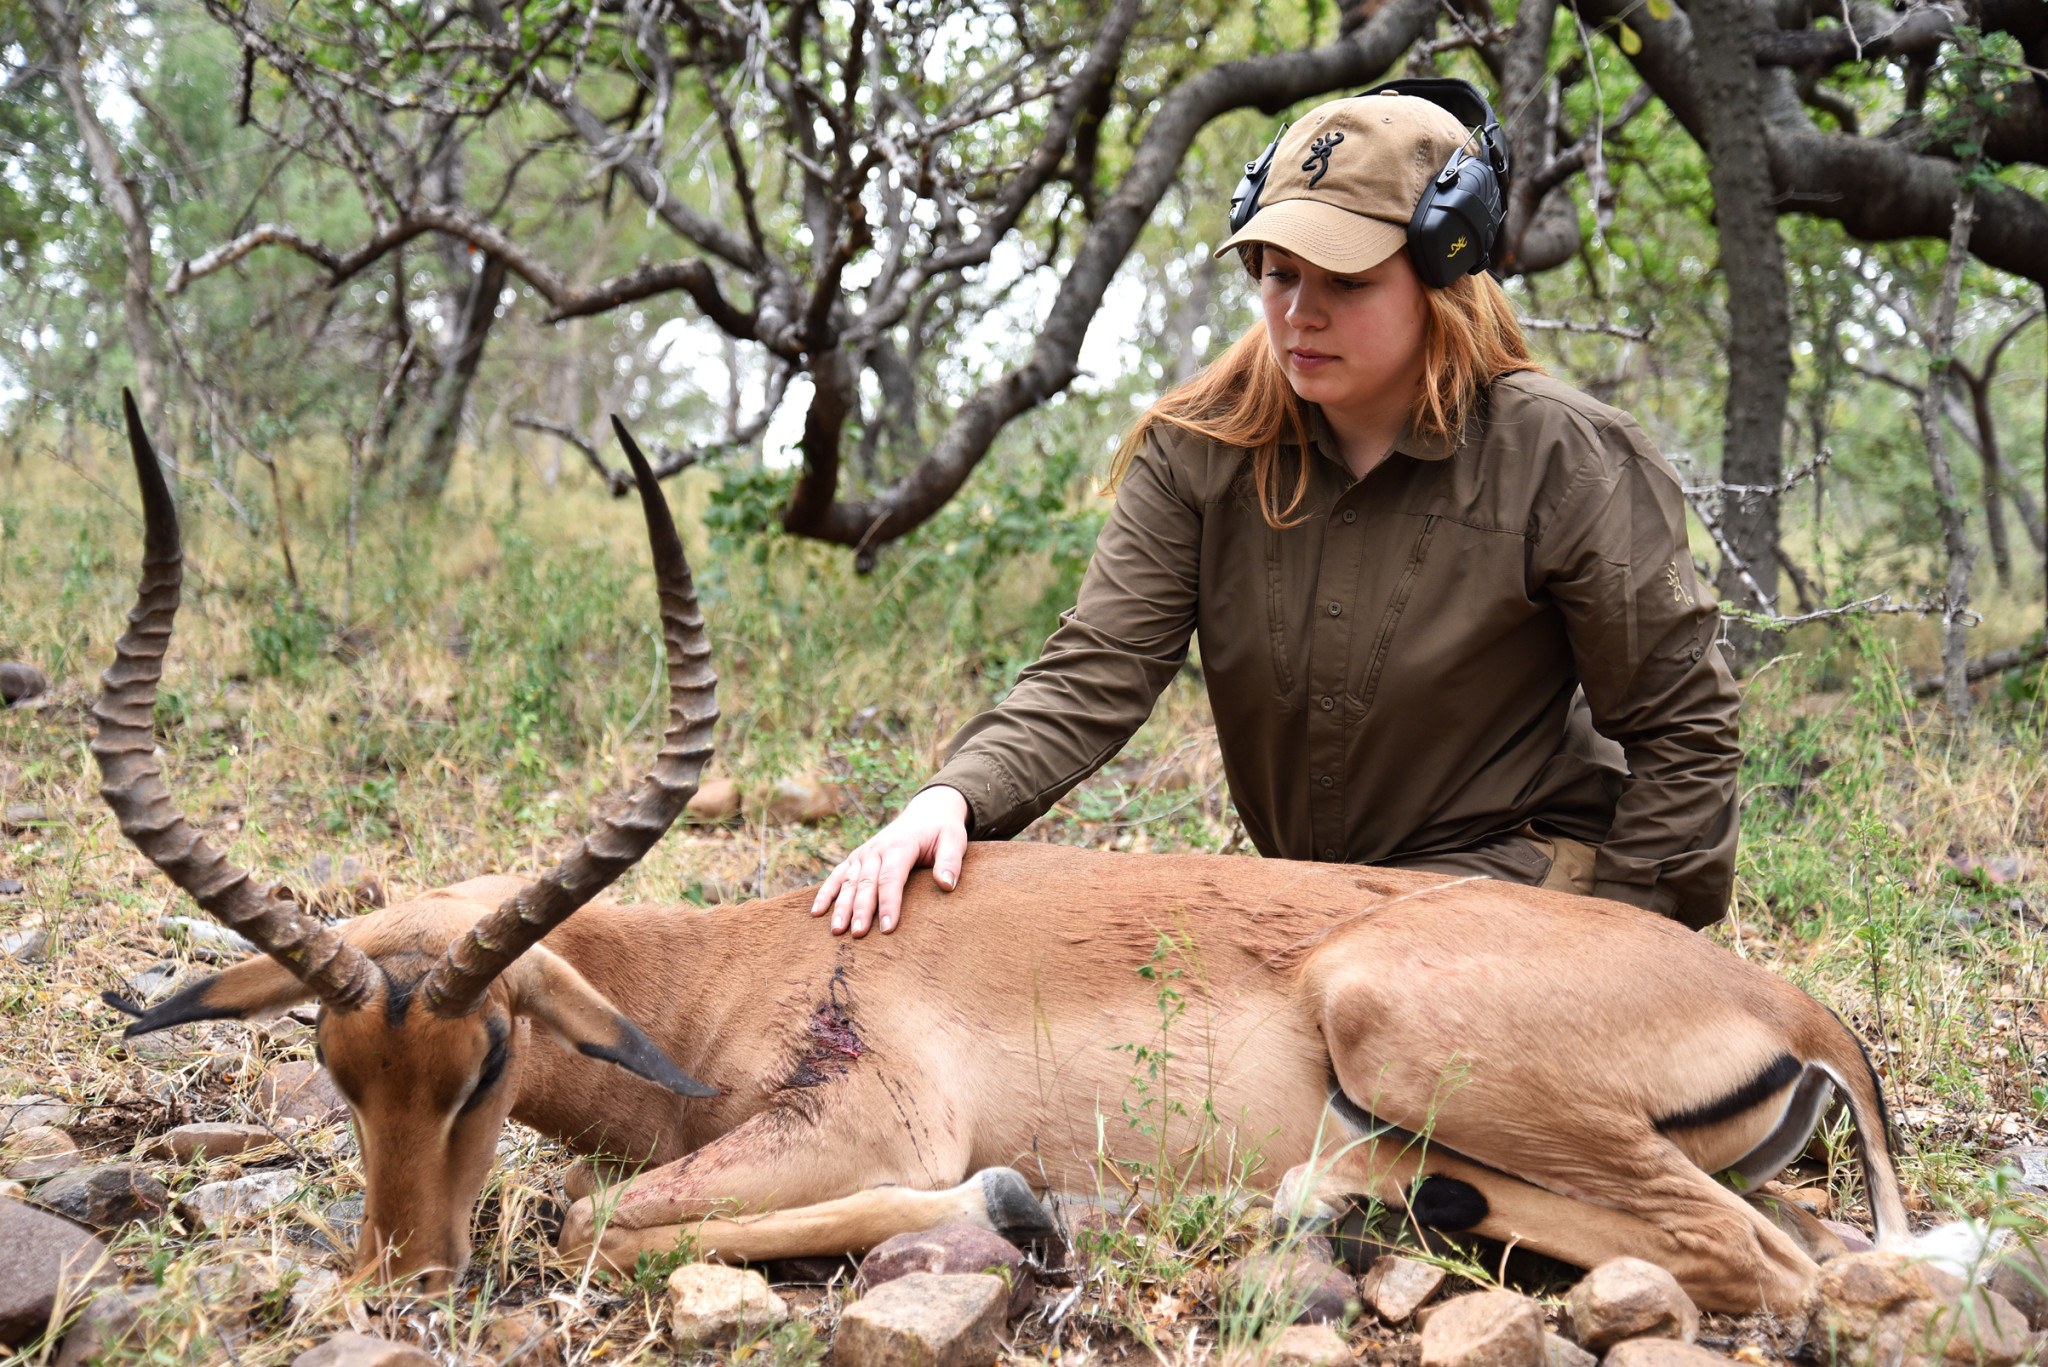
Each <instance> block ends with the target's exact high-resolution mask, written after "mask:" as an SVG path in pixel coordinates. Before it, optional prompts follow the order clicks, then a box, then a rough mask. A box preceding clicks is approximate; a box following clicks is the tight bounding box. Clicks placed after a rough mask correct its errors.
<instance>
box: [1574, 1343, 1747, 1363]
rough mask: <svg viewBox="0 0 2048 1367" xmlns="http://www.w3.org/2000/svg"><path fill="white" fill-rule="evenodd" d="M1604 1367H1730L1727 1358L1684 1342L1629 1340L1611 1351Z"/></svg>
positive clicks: (1616, 1345)
mask: <svg viewBox="0 0 2048 1367" xmlns="http://www.w3.org/2000/svg"><path fill="white" fill-rule="evenodd" d="M1601 1367H1728V1359H1727V1358H1724V1357H1722V1356H1721V1355H1720V1354H1719V1353H1710V1352H1708V1351H1707V1350H1706V1349H1704V1348H1701V1347H1699V1346H1697V1345H1695V1344H1691V1343H1687V1342H1685V1341H1684V1340H1683V1339H1670V1338H1647V1339H1629V1340H1628V1341H1627V1342H1625V1343H1617V1344H1615V1345H1614V1347H1613V1348H1611V1349H1609V1350H1608V1353H1607V1356H1606V1358H1605V1359H1603V1360H1602V1363H1601Z"/></svg>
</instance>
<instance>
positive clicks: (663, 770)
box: [425, 414, 718, 1016]
mask: <svg viewBox="0 0 2048 1367" xmlns="http://www.w3.org/2000/svg"><path fill="white" fill-rule="evenodd" d="M612 430H613V431H614V432H616V433H618V434H619V444H620V445H621V446H623V447H624V448H625V450H626V460H627V462H628V463H629V464H630V465H631V466H632V467H633V480H634V483H636V484H637V485H638V486H639V488H640V505H641V507H642V508H643V509H644V510H645V511H646V514H647V539H648V541H649V542H650V543H651V544H652V546H653V550H654V582H655V587H656V588H657V589H658V590H659V592H660V594H661V630H662V637H663V639H664V640H665V641H666V642H667V643H668V734H667V736H666V737H665V738H664V742H663V744H662V747H661V753H660V754H659V755H657V756H656V757H655V760H654V767H653V768H652V769H650V770H649V771H648V774H647V777H646V778H645V779H644V780H642V782H641V784H640V790H639V791H638V792H637V793H635V794H634V795H633V801H632V804H631V806H629V807H628V808H627V810H626V812H625V813H624V815H622V816H618V817H609V816H603V815H600V816H598V818H597V830H596V831H594V832H593V833H592V834H591V835H590V836H589V838H587V839H585V840H583V841H580V842H578V844H577V846H576V848H575V849H573V850H571V851H570V852H569V853H568V855H567V856H566V857H565V858H564V859H563V860H562V862H561V863H559V864H557V865H555V867H554V868H552V869H549V870H548V871H547V872H546V873H544V874H542V875H541V876H540V878H538V879H536V880H535V881H534V882H532V883H529V884H527V885H526V887H524V888H522V889H521V890H520V891H519V892H518V893H516V894H515V895H513V896H512V897H509V898H507V899H506V900H505V902H504V903H503V904H502V905H501V906H499V907H498V909H497V910H496V911H493V912H492V913H491V914H490V915H489V916H486V917H485V918H484V919H483V920H481V921H479V922H477V924H476V926H475V927H474V928H473V929H471V930H470V931H469V933H468V934H466V935H464V936H462V937H461V938H460V939H458V940H456V941H455V943H454V944H452V945H450V946H448V952H447V954H446V955H444V956H443V957H442V959H441V961H440V962H439V963H437V964H435V965H434V969H433V972H432V973H430V974H428V976H427V980H426V983H425V993H426V1001H427V1006H428V1008H429V1009H430V1010H432V1011H433V1012H434V1013H435V1014H436V1015H439V1016H466V1015H468V1014H469V1013H470V1012H472V1011H475V1010H476V1009H477V1007H479V1006H481V1005H482V1004H483V996H484V990H485V989H486V988H488V987H489V986H490V985H491V981H492V980H493V979H494V978H496V977H497V976H498V974H500V973H501V972H503V971H504V969H505V967H506V965H508V964H510V963H511V962H512V961H513V960H514V959H517V958H518V957H519V956H520V955H521V954H524V953H525V952H526V951H527V950H528V949H530V948H531V947H532V946H533V945H534V944H536V943H538V942H539V940H540V938H541V937H542V936H543V935H546V934H547V933H548V932H549V931H551V930H553V929H554V928H555V927H556V926H558V925H560V924H561V923H562V922H564V921H566V920H568V919H569V917H570V915H572V914H573V913H574V912H575V910H576V909H577V908H578V907H580V906H582V905H583V904H584V903H585V902H588V901H589V900H590V899H591V898H593V897H595V896H596V895H597V894H598V893H600V892H602V891H604V889H605V888H607V887H609V886H610V885H611V884H612V882H613V880H615V879H616V878H618V876H619V875H620V874H622V873H624V872H625V871H626V870H627V869H629V868H631V867H632V866H633V865H634V864H636V863H638V862H639V861H640V858H641V856H643V855H645V854H646V853H647V851H649V850H650V849H653V848H654V842H655V841H657V840H659V839H661V837H662V836H663V834H665V833H666V832H667V830H668V828H669V827H670V826H671V825H673V824H674V822H675V819H676V818H677V817H679V816H681V815H682V814H683V808H684V807H685V806H687V805H689V801H690V799H691V797H693V796H694V795H695V794H696V792H697V780H698V778H699V777H700V776H702V774H703V772H704V762H705V761H706V760H708V759H710V758H711V727H712V724H713V723H714V722H716V721H717V720H718V707H717V704H716V703H715V702H714V701H713V697H714V693H715V690H716V689H717V686H718V676H717V675H716V674H714V673H712V672H711V643H710V641H709V640H708V639H706V637H705V634H704V618H703V615H702V614H701V613H699V612H698V611H697V590H696V586H695V585H694V584H692V582H691V580H690V562H689V561H688V560H687V559H686V558H684V555H683V542H682V538H681V537H679V536H677V535H676V524H675V521H674V519H672V518H671V517H670V516H669V511H668V500H667V499H665V498H664V497H663V496H662V492H661V484H660V482H659V481H658V480H656V479H655V477H654V471H653V470H651V469H649V468H648V465H647V458H646V457H645V456H643V455H641V454H640V447H639V445H638V444H637V443H635V442H634V440H633V438H632V436H631V435H630V434H629V433H628V432H627V431H626V425H625V424H624V423H622V422H620V421H619V419H618V416H617V415H616V414H614V415H613V416H612Z"/></svg>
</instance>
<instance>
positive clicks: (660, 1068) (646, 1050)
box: [576, 1016, 720, 1097]
mask: <svg viewBox="0 0 2048 1367" xmlns="http://www.w3.org/2000/svg"><path fill="white" fill-rule="evenodd" d="M612 1023H613V1024H614V1025H615V1026H617V1027H618V1032H619V1038H618V1040H617V1042H615V1043H613V1044H596V1043H593V1042H591V1041H588V1040H586V1041H584V1042H583V1043H581V1044H578V1045H577V1046H576V1048H577V1050H578V1051H579V1052H580V1053H583V1054H587V1055H589V1056H590V1057H591V1058H595V1059H603V1060H604V1061H605V1062H606V1063H611V1064H616V1065H617V1066H618V1067H621V1068H623V1069H625V1070H626V1071H627V1072H629V1073H632V1074H634V1075H635V1076H637V1077H643V1078H646V1079H647V1080H648V1081H649V1082H652V1083H654V1084H656V1085H657V1086H661V1087H666V1088H668V1089H669V1090H670V1091H671V1092H674V1093H675V1094H676V1095H677V1096H693V1097H712V1096H718V1095H720V1093H719V1090H718V1089H717V1088H716V1087H712V1086H709V1085H707V1084H705V1083H702V1082H699V1081H697V1079H695V1078H693V1077H691V1076H690V1075H689V1074H688V1073H686V1072H684V1071H683V1070H682V1069H680V1068H678V1067H676V1065H675V1060H673V1059H671V1058H670V1057H669V1056H668V1055H667V1054H665V1053H663V1052H662V1050H661V1046H660V1045H658V1044H656V1043H655V1042H654V1041H653V1040H651V1039H649V1038H647V1035H646V1034H645V1032H643V1031H642V1030H641V1029H640V1027H639V1026H637V1025H635V1024H633V1022H631V1021H629V1020H627V1019H626V1018H625V1017H624V1016H615V1017H613V1020H612Z"/></svg>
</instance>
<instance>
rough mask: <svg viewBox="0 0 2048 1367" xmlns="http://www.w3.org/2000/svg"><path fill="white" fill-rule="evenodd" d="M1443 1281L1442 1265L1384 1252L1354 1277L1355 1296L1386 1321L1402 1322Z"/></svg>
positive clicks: (1434, 1291) (1418, 1307)
mask: <svg viewBox="0 0 2048 1367" xmlns="http://www.w3.org/2000/svg"><path fill="white" fill-rule="evenodd" d="M1443 1284H1444V1270H1443V1269H1442V1268H1440V1267H1437V1266H1435V1265H1434V1264H1431V1263H1425V1262H1420V1261H1418V1260H1416V1259H1414V1258H1404V1257H1402V1256H1401V1255H1400V1254H1398V1253H1385V1254H1382V1255H1380V1256H1379V1257H1377V1258H1375V1259H1373V1263H1372V1266H1371V1267H1369V1268H1367V1269H1366V1272H1365V1275H1364V1276H1363V1277H1360V1278H1359V1279H1358V1298H1359V1299H1360V1300H1361V1301H1363V1302H1364V1303H1365V1304H1366V1306H1368V1307H1369V1308H1370V1309H1371V1310H1372V1312H1373V1313H1374V1314H1375V1315H1378V1316H1379V1317H1380V1318H1381V1319H1383V1320H1385V1321H1386V1322H1387V1323H1388V1324H1404V1323H1406V1322H1407V1320H1408V1317H1409V1316H1410V1315H1413V1314H1414V1313H1415V1312H1416V1311H1417V1310H1420V1309H1421V1308H1422V1307H1423V1305H1424V1304H1426V1303H1427V1302H1428V1300H1429V1298H1430V1297H1431V1296H1434V1295H1435V1294H1436V1293H1437V1291H1438V1290H1439V1289H1440V1288H1441V1287H1442V1286H1443Z"/></svg>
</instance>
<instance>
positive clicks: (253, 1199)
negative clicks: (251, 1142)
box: [179, 1172, 299, 1226]
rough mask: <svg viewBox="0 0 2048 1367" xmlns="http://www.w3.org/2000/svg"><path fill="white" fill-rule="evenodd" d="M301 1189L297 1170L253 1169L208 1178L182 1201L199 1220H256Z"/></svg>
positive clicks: (217, 1222) (208, 1222) (209, 1222)
mask: <svg viewBox="0 0 2048 1367" xmlns="http://www.w3.org/2000/svg"><path fill="white" fill-rule="evenodd" d="M298 1189H299V1175H298V1174H297V1173H295V1172H252V1173H250V1174H249V1175H248V1176H247V1177H237V1178H235V1179H234V1180H233V1181H229V1182H208V1183H206V1184H205V1185H204V1186H198V1187H194V1188H192V1190H190V1191H188V1192H186V1193H185V1195H184V1198H183V1200H181V1201H180V1202H179V1204H180V1205H181V1206H183V1207H184V1213H185V1214H186V1215H188V1216H189V1217H191V1219H192V1221H193V1222H194V1223H195V1224H201V1225H209V1226H210V1225H220V1224H226V1223H229V1222H231V1221H236V1220H253V1219H254V1218H256V1217H257V1216H258V1215H261V1214H262V1213H263V1212H264V1211H266V1210H269V1209H270V1208H271V1207H273V1206H281V1205H283V1204H284V1203H285V1202H286V1201H289V1200H290V1199H291V1198H292V1196H293V1195H294V1194H295V1193H296V1192H297V1191H298Z"/></svg>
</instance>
